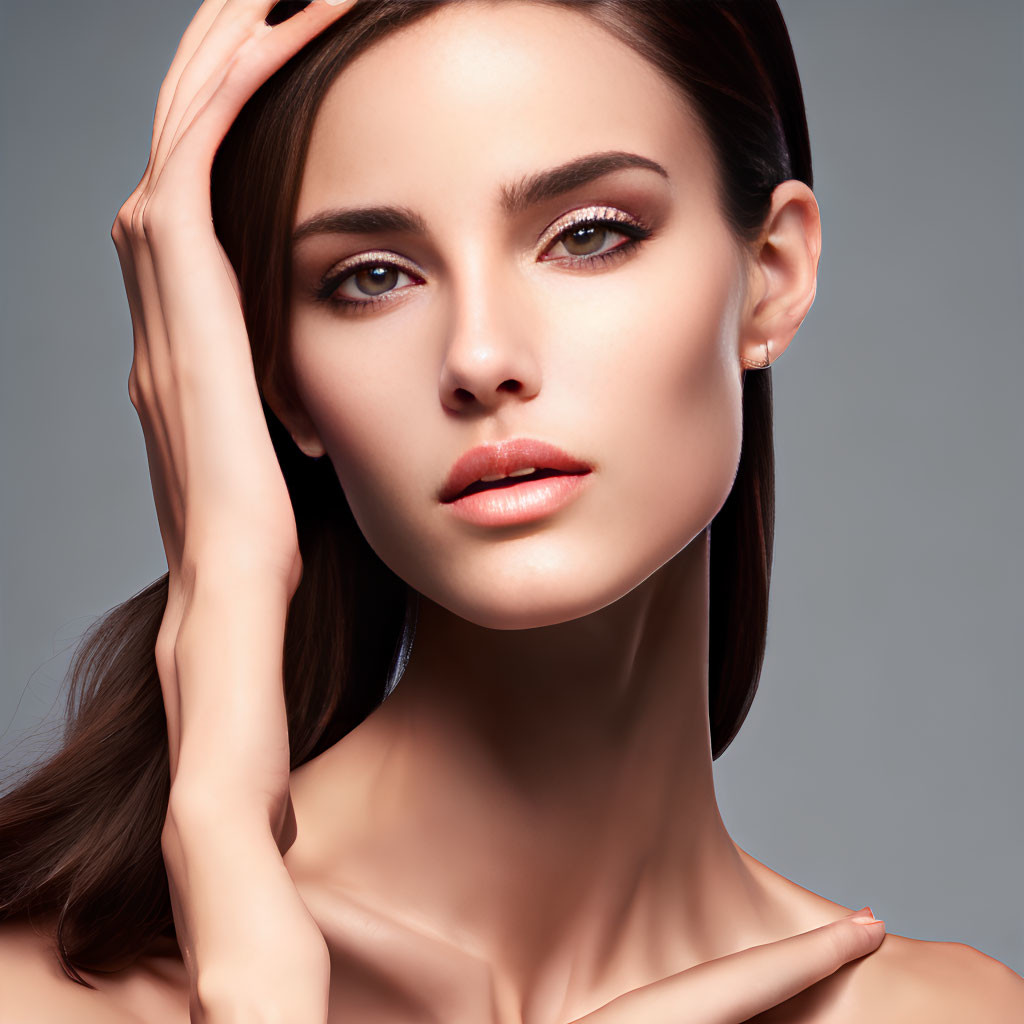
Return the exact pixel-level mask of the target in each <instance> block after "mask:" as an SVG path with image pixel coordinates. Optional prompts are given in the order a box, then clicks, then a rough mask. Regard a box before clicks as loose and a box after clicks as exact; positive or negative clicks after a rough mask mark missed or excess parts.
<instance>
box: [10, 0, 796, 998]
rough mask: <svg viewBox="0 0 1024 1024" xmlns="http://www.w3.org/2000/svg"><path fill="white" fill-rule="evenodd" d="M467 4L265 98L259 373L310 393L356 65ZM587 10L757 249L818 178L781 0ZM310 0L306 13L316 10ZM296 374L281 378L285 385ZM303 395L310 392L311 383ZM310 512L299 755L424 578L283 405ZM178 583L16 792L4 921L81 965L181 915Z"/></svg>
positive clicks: (150, 602) (116, 644) (284, 81)
mask: <svg viewBox="0 0 1024 1024" xmlns="http://www.w3.org/2000/svg"><path fill="white" fill-rule="evenodd" d="M447 2H451V0H362V2H361V3H359V4H358V5H356V7H355V8H353V10H352V11H351V12H350V13H348V14H347V15H346V16H345V17H344V18H341V19H340V20H339V21H338V22H336V23H335V24H334V25H332V26H331V28H330V29H328V30H327V31H326V32H324V33H323V34H322V35H320V36H319V37H317V38H316V39H314V40H312V41H311V42H310V43H309V45H307V46H306V47H305V48H304V49H303V50H302V51H301V52H300V53H298V54H296V55H295V57H293V58H292V59H291V60H290V61H289V62H288V63H287V64H286V65H285V66H284V67H283V68H281V70H280V71H278V72H277V73H276V74H275V75H274V76H273V77H272V78H271V79H270V80H269V81H268V82H266V83H265V84H264V85H263V86H262V87H261V88H260V90H259V91H258V92H257V93H256V94H255V95H254V96H253V97H252V99H251V100H250V101H249V102H248V104H247V105H246V106H245V108H244V109H243V110H242V112H241V114H240V115H239V117H238V119H237V120H236V122H235V124H234V125H233V126H232V128H231V130H230V132H229V133H228V135H227V137H226V138H225V140H224V142H223V144H222V145H221V147H220V150H219V152H218V154H217V158H216V160H215V162H214V167H213V174H212V182H211V188H212V200H213V211H214V225H215V228H216V231H217V234H218V236H219V238H220V240H221V243H222V244H223V246H224V248H225V250H226V252H227V254H228V256H229V258H230V260H231V262H232V264H233V266H234V268H235V271H236V273H237V275H238V279H239V282H240V285H241V288H242V295H243V304H244V309H245V316H246V321H247V325H248V329H249V336H250V339H251V343H252V351H253V359H254V365H255V368H256V374H257V379H258V380H259V381H260V382H261V383H262V382H264V381H266V380H268V379H269V377H270V376H271V375H272V376H273V379H274V380H275V386H276V387H279V388H283V389H284V391H285V393H286V394H287V393H288V390H289V388H293V387H294V383H293V382H291V383H289V381H290V376H289V372H290V371H289V367H288V363H287V359H286V355H285V348H286V346H285V345H284V344H282V340H283V339H286V336H287V334H286V332H287V325H288V294H289V290H290V282H289V273H290V270H289V267H290V264H289V259H290V253H289V236H290V233H291V227H292V222H293V217H294V213H295V209H296V201H297V196H298V191H299V186H300V183H301V180H302V173H303V166H304V161H305V155H306V149H307V144H308V141H309V138H310V133H311V129H312V125H313V121H314V117H315V115H316V112H317V109H318V106H319V103H320V101H321V99H322V98H323V96H324V94H325V92H326V90H327V88H328V86H329V85H330V84H331V82H332V81H333V79H334V78H335V76H336V75H337V74H338V72H339V71H340V70H341V69H342V68H344V67H345V65H346V64H347V62H348V61H350V60H351V59H352V58H353V57H355V56H356V55H357V54H358V53H360V52H361V51H363V50H365V49H366V48H367V47H368V46H370V45H372V44H373V43H374V42H375V41H376V40H378V39H381V38H382V37H384V36H385V35H387V34H388V33H389V32H392V31H394V30H395V29H397V28H399V27H400V26H402V25H406V24H409V23H410V22H412V21H414V20H416V19H417V18H420V17H423V16H424V15H427V14H429V13H430V12H431V11H433V10H436V9H437V7H438V6H440V4H441V3H447ZM536 2H539V3H548V4H550V5H552V6H556V7H568V8H572V9H576V10H580V11H583V12H584V13H586V14H587V15H588V16H590V17H591V18H593V19H595V20H596V21H597V22H598V23H600V24H602V25H604V26H606V27H607V28H609V29H610V30H611V31H612V32H613V33H614V34H615V36H616V37H617V38H618V39H621V40H622V41H623V42H624V43H625V44H626V45H628V46H630V47H632V48H633V49H634V50H636V51H637V52H638V53H640V54H641V55H642V56H643V57H645V58H646V59H647V60H648V61H650V62H651V63H652V64H653V65H654V66H656V67H657V68H659V69H660V70H661V71H662V72H663V73H664V74H665V75H666V76H667V77H668V78H669V79H670V80H671V81H672V82H674V83H675V84H676V85H677V87H678V88H679V89H680V90H681V91H682V92H683V93H684V94H685V96H686V97H687V98H688V99H689V101H690V102H691V103H692V104H693V105H694V106H695V108H696V110H697V111H698V113H699V114H700V115H701V119H702V121H703V124H704V127H705V129H706V131H707V133H708V137H709V139H710V142H711V145H712V150H713V152H714V156H715V159H716V162H717V169H718V177H719V182H720V202H721V206H722V210H723V212H724V215H725V216H726V218H727V220H728V222H729V223H730V225H731V226H732V228H733V230H734V232H735V234H736V236H737V237H738V238H740V239H742V240H744V241H747V242H751V241H753V240H754V239H755V238H756V237H757V235H758V233H759V231H760V229H761V227H762V225H763V222H764V219H765V216H766V214H767V211H768V207H769V203H770V200H771V194H772V191H773V189H774V187H775V186H776V185H777V184H779V183H780V182H782V181H785V180H786V179H788V178H797V179H799V180H801V181H803V182H805V183H806V184H807V185H809V186H810V185H812V178H811V156H810V144H809V140H808V134H807V123H806V118H805V113H804V104H803V96H802V92H801V87H800V79H799V76H798V73H797V68H796V63H795V61H794V58H793V51H792V47H791V44H790V40H789V34H788V32H787V30H786V25H785V23H784V21H783V18H782V14H781V12H780V11H779V8H778V6H777V5H776V3H775V0H647V2H644V3H636V2H634V0H536ZM295 6H301V5H295ZM277 382H281V383H277ZM291 393H292V394H293V395H294V391H292V392H291ZM264 412H265V414H266V417H267V424H268V426H269V428H270V433H271V437H272V439H273V442H274V445H275V448H276V451H277V455H278V458H279V460H280V463H281V469H282V472H283V474H284V477H285V479H286V481H287V485H288V488H289V491H290V494H291V498H292V502H293V505H294V509H295V517H296V521H297V525H298V533H299V543H300V548H301V554H302V561H303V567H304V571H303V575H302V580H301V583H300V585H299V588H298V590H297V592H296V594H295V596H294V598H293V600H292V602H291V606H290V608H289V612H288V620H287V626H286V633H285V650H284V686H285V694H286V700H287V710H288V727H289V737H290V742H291V762H292V767H293V768H295V767H298V766H299V765H300V764H302V763H303V762H305V761H307V760H309V759H310V758H312V757H314V756H316V755H317V754H319V753H321V752H322V751H323V750H325V749H326V748H328V747H330V746H331V745H332V744H334V743H336V742H337V741H338V740H340V739H341V738H342V737H343V736H345V734H346V733H347V732H348V731H349V730H351V729H352V728H354V727H355V726H356V725H358V724H359V723H360V722H361V721H362V720H363V719H364V718H365V717H366V716H367V715H368V714H370V712H372V711H373V710H374V708H376V707H377V706H378V705H379V703H380V701H381V699H382V697H383V689H384V683H385V677H386V673H387V667H388V664H389V662H390V658H391V655H392V651H393V648H394V644H395V640H396V637H397V635H398V632H399V630H400V628H401V616H402V609H403V604H404V597H405V584H404V583H403V582H402V581H401V580H400V579H399V578H398V577H396V576H395V575H394V574H393V573H392V572H391V571H390V570H389V569H388V568H387V567H386V566H385V565H384V564H383V562H381V561H380V559H379V558H378V557H377V556H376V555H375V553H374V552H373V551H372V549H371V548H370V547H369V546H368V544H367V543H366V541H365V539H364V538H363V536H362V534H361V532H360V530H359V528H358V526H357V525H356V523H355V520H354V518H353V516H352V514H351V512H350V510H349V507H348V503H347V502H346V499H345V495H344V493H343V492H342V490H341V487H340V485H339V483H338V479H337V477H336V475H335V473H334V470H333V467H332V466H331V464H330V461H329V460H328V459H321V460H313V459H309V458H307V457H306V456H305V455H303V454H302V453H301V452H300V451H299V450H298V448H296V447H295V445H294V443H293V442H292V440H291V438H290V436H289V435H288V433H287V432H286V431H285V430H284V428H283V427H282V426H281V424H280V422H279V421H278V420H277V419H276V417H275V416H274V414H273V412H272V411H271V410H270V407H269V406H268V405H267V404H266V403H264ZM774 486H775V485H774V453H773V441H772V405H771V373H770V370H768V369H762V370H756V371H750V372H747V373H746V374H745V376H744V381H743V444H742V453H741V457H740V462H739V467H738V470H737V473H736V478H735V481H734V484H733V487H732V490H731V492H730V494H729V496H728V498H727V500H726V501H725V503H724V505H723V506H722V508H721V509H720V511H719V512H718V514H717V515H716V516H715V517H714V519H713V520H712V522H711V524H710V530H711V540H712V544H711V583H710V586H711V594H710V600H711V611H710V618H711V621H710V664H709V678H710V684H709V686H710V690H709V700H710V729H711V739H712V753H713V757H716V758H717V757H718V756H719V755H720V754H721V753H722V752H723V751H724V750H725V749H726V747H728V745H729V743H730V742H731V741H732V739H733V737H734V736H735V735H736V733H737V731H738V730H739V728H740V725H741V724H742V723H743V720H744V718H745V717H746V714H747V711H748V709H749V707H750V703H751V701H752V700H753V697H754V693H755V691H756V689H757V683H758V678H759V676H760V673H761V665H762V660H763V657H764V649H765V632H766V627H767V619H768V588H769V581H770V577H771V564H772V544H773V534H774V493H775V491H774ZM166 598H167V576H166V575H164V576H162V577H161V578H160V579H158V580H156V581H154V582H153V583H151V584H150V585H149V586H147V587H146V588H145V589H143V590H142V591H140V592H139V593H137V594H135V595H133V596H132V597H130V598H129V599H128V600H126V601H125V602H124V603H123V604H120V605H118V606H117V607H115V608H114V609H112V610H111V611H110V612H108V613H107V614H106V615H105V616H104V617H103V618H102V619H100V620H99V621H97V622H96V623H95V624H94V625H93V626H92V627H91V628H90V630H89V631H88V632H87V633H86V635H85V637H84V638H83V641H82V643H81V644H80V646H79V648H78V650H77V651H76V654H75V657H74V659H73V661H72V664H71V667H70V670H69V674H68V681H69V695H68V707H67V724H66V730H65V736H64V743H63V746H62V747H61V749H60V750H59V751H58V752H57V753H56V754H55V755H54V756H52V757H50V758H49V759H48V760H46V761H45V762H44V763H42V764H41V765H38V766H36V767H35V768H33V769H31V770H29V771H28V772H27V773H26V775H25V777H24V778H21V779H20V780H19V782H18V784H17V785H16V786H15V787H14V788H12V789H11V790H10V791H9V792H8V793H7V794H6V795H5V796H3V797H2V798H0V919H11V918H16V917H29V918H32V917H40V918H42V917H54V918H55V919H56V935H55V939H56V946H57V953H58V956H59V958H60V961H61V963H62V965H63V967H64V969H65V971H66V972H67V973H68V974H69V976H71V977H73V978H75V979H76V980H78V981H81V982H82V983H83V984H87V983H86V982H85V981H84V980H83V979H82V978H81V976H80V975H79V974H78V969H89V970H108V971H109V970H116V969H118V968H120V967H123V966H126V965H127V964H128V963H130V962H131V961H132V960H133V959H134V958H135V957H136V956H138V955H139V954H140V953H141V952H143V951H145V950H146V949H147V948H148V947H149V946H150V945H151V944H152V943H153V942H154V940H156V939H157V938H159V937H173V936H174V927H173V921H172V917H171V907H170V900H169V896H168V888H167V877H166V873H165V871H164V865H163V860H162V855H161V847H160V834H161V829H162V826H163V821H164V815H165V812H166V807H167V797H168V791H169V784H170V781H169V778H170V777H169V767H168V752H167V734H166V722H165V718H164V709H163V702H162V698H161V691H160V685H159V679H158V676H157V671H156V666H155V663H154V648H155V644H156V636H157V630H158V628H159V625H160V620H161V618H162V616H163V612H164V607H165V602H166Z"/></svg>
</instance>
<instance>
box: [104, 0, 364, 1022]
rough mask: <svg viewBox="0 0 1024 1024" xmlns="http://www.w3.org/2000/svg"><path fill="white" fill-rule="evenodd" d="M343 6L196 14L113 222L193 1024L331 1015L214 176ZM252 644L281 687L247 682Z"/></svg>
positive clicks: (264, 471)
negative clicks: (142, 463)
mask: <svg viewBox="0 0 1024 1024" xmlns="http://www.w3.org/2000/svg"><path fill="white" fill-rule="evenodd" d="M353 2H354V0H342V2H341V3H340V4H328V3H325V2H324V0H314V2H313V3H311V4H310V5H309V6H308V7H307V8H305V9H304V10H302V11H300V12H299V13H298V14H295V15H294V16H292V17H291V18H289V19H288V20H287V21H285V22H283V23H281V24H280V25H276V26H274V27H273V28H271V27H270V26H268V25H267V24H266V22H265V18H266V16H267V14H268V13H269V11H270V10H271V9H272V8H273V7H274V6H275V4H274V0H206V2H205V3H203V4H202V6H201V7H200V8H199V10H198V12H197V13H196V15H195V17H194V18H193V20H192V22H191V24H190V25H189V26H188V29H187V30H186V32H185V34H184V36H183V38H182V40H181V43H180V45H179V47H178V50H177V53H176V54H175V57H174V60H173V62H172V64H171V67H170V69H169V71H168V74H167V76H166V78H165V79H164V82H163V85H162V86H161V89H160V94H159V98H158V100H157V106H156V114H155V117H154V123H153V137H152V142H151V146H150V156H149V162H148V164H147V166H146V170H145V172H144V174H143V176H142V180H141V181H140V182H139V184H138V186H137V187H136V189H135V190H134V191H133V192H132V194H131V196H130V197H129V198H128V199H127V200H126V202H125V203H124V204H123V206H122V207H121V209H120V210H119V211H118V214H117V217H116V219H115V221H114V224H113V227H112V228H111V237H112V239H113V241H114V245H115V248H116V249H117V254H118V257H119V260H120V263H121V270H122V274H123V277H124V283H125V290H126V292H127V296H128V305H129V309H130V312H131V319H132V328H133V335H134V347H135V353H134V359H133V362H132V368H131V372H130V374H129V379H128V391H129V396H130V398H131V401H132V404H133V406H134V407H135V409H136V411H137V412H138V415H139V419H140V422H141V424H142V430H143V434H144V436H145V442H146V451H147V456H148V460H149V470H150V477H151V483H152V487H153V496H154V499H155V503H156V509H157V518H158V522H159V526H160V534H161V538H162V541H163V544H164V550H165V553H166V556H167V566H168V600H167V609H166V611H165V614H164V618H163V621H162V623H161V627H160V632H159V635H158V638H157V644H156V652H155V653H156V661H157V670H158V673H159V677H160V683H161V688H162V692H163V698H164V706H165V710H166V713H167V727H168V742H169V751H170V762H171V779H172V788H171V802H170V807H169V813H168V816H167V822H166V824H165V828H164V834H163V837H162V848H163V853H164V860H165V864H166V866H167V872H168V881H169V884H170V890H171V904H172V909H173V913H174V920H175V925H176V928H177V933H178V941H179V944H180V945H181V947H182V954H183V957H184V959H185V963H186V966H187V968H188V971H189V976H190V979H191V982H192V1005H191V1011H192V1019H193V1021H203V1022H206V1024H214V1022H220V1021H225V1022H226V1021H229V1020H235V1019H244V1020H246V1021H247V1022H253V1024H255V1022H259V1021H264V1020H274V1021H295V1022H296V1024H299V1022H301V1024H310V1022H315V1021H316V1020H318V1019H319V1020H321V1021H322V1020H324V1019H325V1016H326V1000H327V986H328V974H329V960H328V957H327V953H326V944H325V943H324V940H323V936H322V935H321V934H320V932H319V930H318V929H317V928H316V925H315V922H313V920H312V918H311V917H310V915H309V914H308V912H307V911H306V908H305V906H304V904H303V903H302V900H301V899H300V897H299V896H298V893H297V892H296V891H295V888H294V885H293V884H292V882H291V879H290V878H289V876H288V873H287V871H286V869H285V868H284V865H283V862H282V860H281V857H280V852H279V850H278V849H277V846H276V843H275V841H274V840H275V838H276V835H277V834H278V831H279V829H280V827H281V825H282V822H283V818H284V812H285V810H286V808H287V801H288V776H289V752H288V729H287V720H286V716H285V709H284V700H283V692H282V685H281V679H280V667H279V666H280V662H281V657H280V655H281V647H280V643H281V642H283V626H284V619H285V615H286V612H287V605H288V601H289V600H290V597H291V595H292V594H293V593H294V591H295V588H296V587H297V586H298V582H299V578H300V576H301V571H302V566H301V559H300V555H299V546H298V539H297V531H296V526H295V520H294V514H293V512H292V508H291V502H290V499H289V496H288V491H287V487H286V485H285V482H284V478H283V476H282V474H281V470H280V467H279V465H278V462H277V457H276V455H275V453H274V448H273V445H272V443H271V440H270V435H269V432H268V431H267V427H266V421H265V419H264V416H263V411H262V406H261V402H260V397H259V390H258V387H257V382H256V379H255V373H254V369H253V363H252V356H251V352H250V348H249V339H248V335H247V332H246V328H245V319H244V315H243V310H242V305H241V293H240V289H239V286H238V280H237V278H236V276H235V274H234V272H233V270H232V268H231V265H230V263H229V261H228V259H227V256H226V254H225V252H224V250H223V248H222V247H221V245H220V243H219V241H218V239H217V237H216V235H215V233H214V230H213V226H212V211H211V201H210V174H211V170H212V166H213V160H214V157H215V155H216V152H217V149H218V147H219V145H220V143H221V141H222V140H223V138H224V136H225V134H226V133H227V131H228V129H229V128H230V126H231V124H232V123H233V121H234V120H235V118H236V117H237V115H238V113H239V112H240V110H241V109H242V107H243V106H244V104H245V103H246V101H247V100H248V99H249V98H250V97H251V96H252V94H253V93H254V92H255V91H256V90H257V89H258V88H259V86H260V85H262V84H263V83H264V82H265V81H266V80H267V79H268V78H269V77H270V75H271V74H273V73H274V72H275V71H276V70H278V69H279V68H280V67H281V66H282V65H283V64H284V63H285V62H286V61H287V60H288V59H289V58H291V57H292V56H293V55H294V54H295V53H296V52H298V51H299V50H300V49H301V48H302V47H303V46H304V45H305V44H306V43H307V42H309V40H311V39H312V38H313V37H314V36H316V35H317V34H318V33H319V32H321V31H322V30H323V29H324V28H326V27H327V26H328V25H329V24H331V23H332V22H333V21H334V20H335V19H336V18H338V17H340V16H341V15H343V14H344V13H345V12H346V11H347V10H349V9H350V8H351V7H352V4H353ZM225 615H231V616H233V617H231V618H225V617H224V616H225ZM247 615H248V617H246V616H247ZM186 633H188V634H189V638H188V640H187V642H186V641H183V637H184V635H185V634H186ZM268 642H270V643H271V646H273V645H274V644H276V648H275V649H274V650H271V651H270V652H269V654H267V653H266V651H265V650H264V649H263V648H262V647H260V644H263V643H268ZM250 649H253V650H258V652H259V654H260V655H261V656H262V657H263V660H264V661H267V662H269V664H270V665H271V666H274V665H276V666H277V669H276V675H275V673H274V672H272V671H271V672H268V671H266V670H264V671H263V673H262V675H261V674H260V673H259V672H256V671H252V668H253V666H252V665H250V664H248V663H246V662H245V658H246V655H247V653H248V652H249V651H250ZM243 687H244V689H243ZM183 766H184V768H183ZM182 779H185V780H186V781H185V783H184V784H183V783H182ZM246 787H248V789H247V788H246ZM249 790H251V793H250V792H249ZM197 794H199V795H200V796H201V798H202V799H201V800H200V801H199V802H197V801H196V799H195V797H196V795H197ZM203 801H205V802H203ZM254 808H255V809H256V811H257V812H261V813H262V821H261V820H260V819H261V813H254V812H253V809H254ZM263 812H265V813H263ZM268 815H269V820H268Z"/></svg>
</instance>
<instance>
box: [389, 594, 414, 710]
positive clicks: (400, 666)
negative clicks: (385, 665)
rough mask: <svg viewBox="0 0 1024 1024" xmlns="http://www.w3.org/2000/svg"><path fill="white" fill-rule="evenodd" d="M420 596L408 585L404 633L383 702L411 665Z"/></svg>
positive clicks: (397, 644)
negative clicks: (406, 667) (409, 664)
mask: <svg viewBox="0 0 1024 1024" xmlns="http://www.w3.org/2000/svg"><path fill="white" fill-rule="evenodd" d="M419 607H420V594H419V591H418V590H416V589H415V588H413V587H410V586H409V585H408V584H406V595H405V615H404V617H403V619H402V632H401V633H400V634H399V637H398V642H397V643H396V644H395V653H394V655H393V656H392V658H391V667H390V668H389V669H388V677H387V682H386V683H385V685H384V696H383V697H382V698H381V700H382V701H385V700H387V699H388V697H389V696H391V692H392V691H393V690H394V688H395V687H396V686H397V685H398V681H399V680H400V679H401V678H402V675H403V673H404V672H405V666H406V665H408V663H409V656H410V655H411V654H412V642H413V639H414V638H415V636H416V620H417V619H418V618H419Z"/></svg>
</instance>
